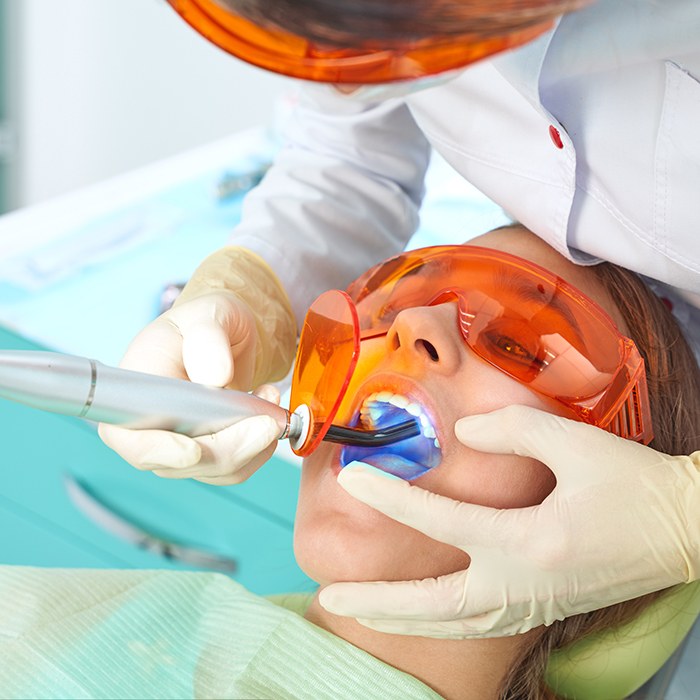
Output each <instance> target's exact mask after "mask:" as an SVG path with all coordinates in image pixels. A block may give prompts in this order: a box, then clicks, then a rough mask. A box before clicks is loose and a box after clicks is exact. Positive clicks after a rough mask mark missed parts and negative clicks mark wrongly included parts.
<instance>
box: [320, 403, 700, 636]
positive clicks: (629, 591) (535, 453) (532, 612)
mask: <svg viewBox="0 0 700 700" xmlns="http://www.w3.org/2000/svg"><path fill="white" fill-rule="evenodd" d="M455 432H456V435H457V437H458V438H459V440H460V441H461V442H463V443H465V444H467V445H469V446H470V447H471V448H473V449H476V450H480V451H483V452H494V453H500V454H513V453H515V454H519V455H525V456H530V457H534V458H536V459H539V460H540V461H542V462H544V463H545V464H547V465H548V466H549V467H550V468H551V469H552V471H553V472H554V474H555V476H556V478H557V486H556V488H555V489H554V491H552V493H551V494H550V495H549V496H548V497H547V498H546V499H545V500H544V501H543V503H542V504H540V505H538V506H533V507H529V508H522V509H513V510H498V509H492V508H486V507H482V506H476V505H471V504H466V503H457V502H455V501H452V500H451V499H448V498H444V497H442V496H437V495H435V494H432V493H429V492H427V491H424V490H422V489H420V488H418V487H415V486H411V485H410V484H408V483H407V482H405V481H402V480H400V479H398V478H396V477H393V476H388V475H386V474H384V473H383V472H379V471H377V470H374V469H372V468H370V467H368V466H367V465H358V466H348V467H346V468H345V469H343V470H342V471H341V472H340V475H339V477H338V481H339V482H340V484H341V485H342V486H343V488H345V489H346V490H347V491H348V492H349V493H350V494H351V495H353V496H354V497H355V498H357V499H359V500H361V501H363V502H365V503H367V504H369V505H371V506H373V507H374V508H376V509H378V510H380V511H382V512H383V513H386V514H387V515H389V516H390V517H392V518H394V519H396V520H398V521H400V522H402V523H405V524H407V525H410V526H411V527H414V528H416V529H417V530H420V531H421V532H423V533H425V534H427V535H428V536H430V537H432V538H434V539H436V540H439V541H440V542H446V543H448V544H452V545H454V546H455V547H459V548H460V549H462V550H464V551H465V552H467V553H468V554H469V555H470V557H471V564H470V566H469V568H468V569H467V570H465V571H460V572H458V573H454V574H450V575H447V576H441V577H440V578H437V579H426V580H423V581H410V582H390V583H389V582H370V583H336V584H333V585H331V586H329V587H327V588H326V589H324V590H323V591H322V592H321V594H320V603H321V605H322V606H323V607H324V608H326V609H327V610H329V611H330V612H332V613H336V614H338V615H346V616H351V617H356V618H358V619H359V621H360V622H361V623H362V624H364V625H366V626H367V627H371V628H373V629H377V630H380V631H382V632H390V633H396V634H411V635H421V636H429V637H444V638H453V639H457V638H465V637H493V636H506V635H512V634H518V633H521V632H526V631H528V630H530V629H532V628H534V627H537V626H539V625H549V624H551V623H552V622H554V621H555V620H560V619H563V618H565V617H568V616H570V615H574V614H576V613H583V612H588V611H590V610H594V609H598V608H601V607H604V606H607V605H612V604H614V603H618V602H621V601H623V600H628V599H630V598H634V597H637V596H640V595H643V594H645V593H649V592H651V591H656V590H660V589H662V588H665V587H667V586H671V585H674V584H677V583H684V582H690V581H693V580H696V579H697V578H699V577H700V551H699V550H700V452H695V453H694V454H693V455H691V456H690V457H686V456H680V457H671V456H668V455H665V454H661V453H659V452H655V451H654V450H652V449H651V448H649V447H645V446H644V445H641V444H638V443H634V442H630V441H627V440H623V439H621V438H618V437H616V436H614V435H611V434H609V433H606V432H604V431H602V430H600V429H599V428H595V427H593V426H590V425H585V424H583V423H578V422H574V421H570V420H567V419H565V418H560V417H558V416H553V415H550V414H547V413H543V412H541V411H537V410H536V409H533V408H526V407H523V406H511V407H508V408H505V409H500V410H498V411H494V412H493V413H491V414H488V415H481V416H470V417H468V418H464V419H462V420H460V421H458V422H457V424H456V427H455Z"/></svg>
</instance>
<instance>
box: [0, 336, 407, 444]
mask: <svg viewBox="0 0 700 700" xmlns="http://www.w3.org/2000/svg"><path fill="white" fill-rule="evenodd" d="M0 397H3V398H6V399H10V400H12V401H18V402H20V403H24V404H27V405H29V406H33V407H34V408H39V409H42V410H44V411H51V412H53V413H61V414H63V415H68V416H77V417H79V418H85V419H87V420H91V421H95V422H99V423H110V424H114V425H121V426H123V427H125V428H140V429H143V428H153V429H160V430H172V431H173V432H176V433H182V434H184V435H189V436H190V437H197V436H198V435H207V434H210V433H214V432H216V431H218V430H221V429H222V428H225V427H227V426H229V425H233V424H234V423H237V422H238V421H240V420H243V419H244V418H250V417H253V416H259V415H267V416H270V417H272V418H273V419H274V420H275V421H276V422H277V425H278V426H279V429H280V432H279V435H278V439H280V440H281V439H284V438H288V439H289V440H291V441H292V444H293V445H294V443H295V442H297V443H303V441H304V439H305V437H306V433H307V432H308V430H309V429H310V425H309V420H308V419H307V418H305V417H303V416H302V415H300V414H297V413H290V412H289V411H288V410H286V409H285V408H282V407H281V406H278V405H277V404H274V403H272V402H270V401H266V400H265V399H261V398H260V397H258V396H254V395H253V394H248V393H246V392H243V391H235V390H233V389H219V388H216V387H209V386H204V385H202V384H195V383H194V382H190V381H186V380H183V379H174V378H171V377H159V376H157V375H154V374H146V373H144V372H135V371H133V370H127V369H120V368H117V367H109V366H108V365H104V364H102V363H101V362H98V361H97V360H91V359H88V358H86V357H76V356H73V355H63V354H60V353H54V352H42V351H35V350H0ZM419 432H420V429H419V427H418V425H417V423H416V422H415V421H407V422H406V423H402V424H401V425H398V426H393V427H392V428H391V429H385V430H375V431H364V430H359V429H353V428H345V427H342V426H331V427H330V429H329V431H328V434H327V435H326V438H325V439H326V440H328V441H331V442H341V443H344V444H350V445H367V444H373V445H375V446H381V445H388V444H391V443H394V442H398V441H400V440H404V439H406V438H408V437H412V436H414V435H417V434H419Z"/></svg>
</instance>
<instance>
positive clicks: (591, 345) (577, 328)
mask: <svg viewBox="0 0 700 700" xmlns="http://www.w3.org/2000/svg"><path fill="white" fill-rule="evenodd" d="M348 291H349V293H350V296H351V298H352V299H353V300H354V301H355V303H356V304H357V311H358V315H359V320H360V329H361V334H362V338H363V339H364V338H369V337H373V336H376V335H381V334H383V333H386V332H387V331H388V329H389V327H390V325H391V324H392V323H393V320H394V319H395V317H396V315H397V314H398V313H399V312H400V311H402V310H403V309H408V308H411V307H416V306H429V305H433V304H439V303H445V302H454V301H455V300H456V301H457V302H458V305H459V316H458V319H459V328H460V331H461V333H462V336H463V338H464V340H465V342H466V343H467V345H468V346H469V347H470V348H471V349H472V350H473V351H474V352H475V353H476V354H477V355H479V356H480V357H481V358H482V359H484V360H485V361H486V362H489V363H490V364H491V365H493V366H494V367H496V368H497V369H499V370H501V371H502V372H504V373H505V374H507V375H509V376H511V377H513V378H514V379H516V380H517V381H519V382H520V383H522V384H524V385H526V386H528V387H529V388H531V389H532V390H533V391H536V392H538V393H540V394H543V395H545V396H548V397H550V398H553V399H555V400H556V401H558V402H560V403H561V404H562V405H564V406H566V407H567V408H568V409H569V410H571V411H572V412H573V413H574V414H575V415H577V416H578V417H579V419H580V420H582V421H584V422H587V423H591V424H594V425H598V426H600V427H602V428H605V429H608V430H612V431H614V432H616V433H617V434H618V435H621V436H623V437H629V438H631V439H635V440H640V441H643V442H649V441H650V440H651V439H652V432H651V418H650V412H649V401H648V396H647V389H646V378H645V374H644V361H643V359H642V357H641V356H640V354H639V351H638V350H637V348H636V346H635V344H634V342H633V341H632V340H630V339H629V338H626V337H624V336H623V335H622V334H621V333H620V332H619V331H618V330H617V328H616V326H615V325H614V323H613V321H612V319H611V318H610V317H609V316H608V315H607V314H606V313H605V311H603V309H601V308H600V307H599V306H598V305H597V304H596V303H595V302H593V301H592V300H591V299H589V298H588V297H586V296H585V295H584V294H582V293H581V292H580V291H578V290H577V289H576V288H575V287H573V286H571V285H570V284H568V283H567V282H566V281H565V280H563V279H561V278H560V277H558V276H557V275H554V274H552V273H551V272H549V271H548V270H545V269H544V268H541V267H540V266H539V265H535V264H534V263H531V262H529V261H527V260H524V259H522V258H518V257H516V256H514V255H510V254H508V253H503V252H501V251H496V250H491V249H488V248H481V247H477V246H434V247H431V248H423V249H420V250H415V251H409V252H407V253H404V254H402V255H399V256H397V257H395V258H392V259H390V260H388V261H386V262H384V263H382V264H380V265H378V266H376V267H374V268H372V269H371V270H370V271H368V272H367V273H366V274H365V275H363V276H362V277H361V278H359V279H358V280H356V281H355V282H354V283H353V284H352V285H351V286H350V288H349V290H348Z"/></svg>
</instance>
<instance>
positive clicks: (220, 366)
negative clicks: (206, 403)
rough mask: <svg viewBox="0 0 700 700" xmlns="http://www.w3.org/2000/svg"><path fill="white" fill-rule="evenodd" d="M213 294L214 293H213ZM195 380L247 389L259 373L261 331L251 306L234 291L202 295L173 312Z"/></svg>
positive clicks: (190, 371)
mask: <svg viewBox="0 0 700 700" xmlns="http://www.w3.org/2000/svg"><path fill="white" fill-rule="evenodd" d="M212 296H213V295H212ZM173 317H174V318H175V317H176V318H177V325H178V328H179V330H180V333H181V334H182V358H183V361H184V365H185V369H186V370H187V374H188V376H189V378H190V379H191V380H192V381H193V382H199V383H201V384H209V385H210V386H227V385H229V384H231V385H232V386H235V387H236V388H239V389H242V390H244V391H247V390H248V389H249V388H250V385H251V384H252V380H253V374H254V372H255V361H256V356H257V353H256V352H255V347H256V344H257V330H256V327H255V320H254V318H253V316H252V315H251V312H250V309H248V308H247V307H246V306H245V304H243V303H242V302H240V301H239V300H238V299H236V298H235V296H233V295H230V294H224V293H222V294H219V295H216V298H214V299H213V298H211V296H209V297H200V298H198V299H193V300H192V301H190V302H187V303H185V304H183V305H182V306H179V307H178V308H177V309H176V310H174V312H173Z"/></svg>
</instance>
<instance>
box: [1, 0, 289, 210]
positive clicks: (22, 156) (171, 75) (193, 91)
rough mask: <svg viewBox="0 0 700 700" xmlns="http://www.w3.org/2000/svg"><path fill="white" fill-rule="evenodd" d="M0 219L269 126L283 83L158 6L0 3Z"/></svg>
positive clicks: (95, 0)
mask: <svg viewBox="0 0 700 700" xmlns="http://www.w3.org/2000/svg"><path fill="white" fill-rule="evenodd" d="M0 66H1V68H0V70H1V74H0V212H6V211H10V210H12V209H16V208H18V207H23V206H26V205H29V204H35V203H37V202H40V201H43V200H45V199H48V198H51V197H54V196H56V195H59V194H63V193H65V192H69V191H72V190H75V189H77V188H80V187H83V186H85V185H89V184H91V183H94V182H98V181H101V180H104V179H106V178H109V177H111V176H113V175H118V174H121V173H124V172H127V171H129V170H132V169H134V168H137V167H139V166H142V165H144V164H146V163H150V162H152V161H155V160H159V159H161V158H164V157H167V156H171V155H174V154H177V153H181V152H183V151H186V150H188V149H190V148H193V147H196V146H199V145H201V144H205V143H210V142H212V141H215V140H216V139H219V138H222V137H224V136H227V135H228V134H231V133H234V132H236V131H240V130H242V129H246V128H248V127H251V126H256V125H261V124H267V123H270V122H271V121H273V119H274V114H273V113H274V104H275V98H276V97H277V96H278V95H279V94H280V93H282V92H284V90H285V88H286V87H287V86H288V85H289V84H290V81H289V80H288V79H286V78H281V77H278V76H274V75H271V74H269V73H266V72H264V71H261V70H259V69H257V68H254V67H252V66H249V65H247V64H245V63H243V62H241V61H238V60H236V59H233V58H231V57H230V56H228V55H227V54H224V53H223V52H222V51H220V50H219V49H217V48H216V47H214V46H212V45H211V44H209V43H208V42H207V41H205V40H204V39H203V38H201V37H200V36H199V35H198V34H196V33H195V32H194V31H193V30H192V29H190V27H189V26H187V25H186V24H185V23H184V22H183V21H182V20H181V19H180V18H179V17H178V16H177V15H176V13H175V12H174V11H173V10H172V9H171V8H170V7H169V6H168V4H167V3H166V2H165V0H0Z"/></svg>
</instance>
